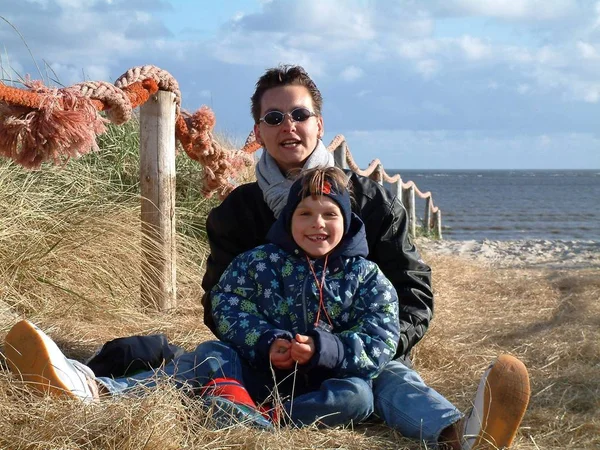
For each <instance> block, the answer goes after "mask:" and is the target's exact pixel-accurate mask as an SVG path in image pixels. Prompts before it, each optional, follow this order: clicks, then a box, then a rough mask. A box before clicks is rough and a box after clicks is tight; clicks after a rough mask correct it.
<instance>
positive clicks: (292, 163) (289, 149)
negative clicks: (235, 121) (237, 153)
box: [254, 85, 323, 174]
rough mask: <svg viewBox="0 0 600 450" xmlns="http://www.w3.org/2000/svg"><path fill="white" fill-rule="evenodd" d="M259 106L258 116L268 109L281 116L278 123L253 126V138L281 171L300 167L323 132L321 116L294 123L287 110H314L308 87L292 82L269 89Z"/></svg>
mask: <svg viewBox="0 0 600 450" xmlns="http://www.w3.org/2000/svg"><path fill="white" fill-rule="evenodd" d="M260 105H261V108H260V116H261V117H264V115H265V114H266V113H268V112H270V111H280V112H282V113H284V114H285V116H284V118H283V122H282V123H280V124H279V125H275V126H271V125H268V124H266V123H265V122H260V123H258V124H256V125H254V135H255V137H256V140H257V141H258V142H260V143H261V144H262V146H263V147H264V148H265V150H266V151H267V152H269V155H271V157H273V159H275V161H276V162H277V165H278V166H279V168H280V169H281V171H282V172H283V173H284V174H285V173H286V172H288V171H289V170H291V169H299V168H302V166H304V162H305V161H306V159H307V158H308V157H309V156H310V154H311V153H312V152H313V150H314V149H315V147H316V146H317V141H318V139H319V138H320V137H321V136H322V135H323V118H322V117H320V116H319V117H316V116H312V117H309V118H308V119H307V120H305V121H303V122H294V121H293V120H292V118H291V117H290V115H289V114H287V113H290V112H292V111H293V110H294V109H296V108H306V109H308V110H309V111H311V112H314V108H313V101H312V97H311V96H310V93H309V92H308V89H307V88H305V87H304V86H293V85H291V86H279V87H275V88H271V89H268V90H267V91H265V93H264V94H263V96H262V99H261V102H260Z"/></svg>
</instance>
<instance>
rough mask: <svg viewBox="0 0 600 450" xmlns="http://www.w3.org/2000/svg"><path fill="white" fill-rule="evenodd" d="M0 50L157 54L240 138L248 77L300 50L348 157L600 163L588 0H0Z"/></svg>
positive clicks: (13, 73)
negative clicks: (348, 150)
mask: <svg viewBox="0 0 600 450" xmlns="http://www.w3.org/2000/svg"><path fill="white" fill-rule="evenodd" d="M2 19H4V20H2ZM15 29H16V30H15ZM0 62H1V70H2V78H3V80H4V82H6V83H10V82H11V80H13V81H14V80H16V79H18V77H19V76H24V75H25V74H30V76H31V78H33V79H40V78H42V79H44V80H45V81H46V82H47V83H51V82H52V81H51V79H58V81H59V82H60V83H61V84H63V85H70V84H74V83H78V82H81V81H84V80H94V81H99V80H104V81H111V82H114V81H115V80H116V79H117V78H118V77H119V76H120V75H121V74H123V73H124V72H126V71H127V70H128V69H129V68H132V67H135V66H141V65H146V64H152V65H155V66H158V67H160V68H161V69H164V70H167V71H168V72H170V73H171V74H172V75H173V76H174V77H175V78H176V79H177V81H178V83H179V86H180V89H181V93H182V105H183V108H184V109H186V110H188V111H192V112H193V111H195V110H196V109H198V108H199V107H200V106H202V105H204V104H206V105H208V106H209V107H211V108H212V109H213V111H214V112H215V115H216V119H217V125H216V128H215V129H216V131H217V132H221V133H224V134H226V135H228V136H230V137H232V138H234V139H237V141H238V142H240V143H243V141H244V140H245V138H246V136H247V135H248V133H249V132H250V131H251V130H252V126H253V122H252V118H251V115H250V96H251V95H252V92H253V89H254V84H255V83H256V80H257V79H258V77H260V76H261V75H262V74H263V73H264V71H265V70H266V69H268V68H270V67H274V66H277V65H278V64H300V65H302V66H304V68H305V69H306V70H307V71H308V72H309V74H310V75H311V77H312V78H313V79H314V80H315V82H316V83H317V86H318V87H319V89H320V90H321V92H322V94H323V98H324V104H323V118H324V123H325V136H324V139H323V140H324V142H325V144H326V145H327V144H329V142H330V141H331V140H332V139H333V137H334V136H335V135H337V134H343V135H344V136H345V137H346V140H347V142H348V146H349V148H350V150H351V152H352V155H353V156H354V159H355V160H356V162H357V163H358V164H359V166H360V167H363V168H365V167H366V166H367V165H368V164H369V162H370V161H371V160H372V159H374V158H379V159H380V160H381V162H382V163H383V165H384V167H385V168H386V169H398V170H402V169H404V170H410V169H435V170H438V169H440V170H442V169H600V134H599V132H598V131H599V129H600V127H599V122H600V1H587V0H486V1H481V0H396V1H392V0H295V1H294V0H227V1H225V0H223V1H204V0H2V1H1V2H0Z"/></svg>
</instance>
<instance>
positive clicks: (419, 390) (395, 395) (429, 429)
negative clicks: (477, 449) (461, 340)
mask: <svg viewBox="0 0 600 450" xmlns="http://www.w3.org/2000/svg"><path fill="white" fill-rule="evenodd" d="M373 396H374V398H375V414H376V415H377V416H379V417H380V418H381V419H382V420H383V421H384V422H385V423H386V424H387V425H388V426H389V427H391V428H394V429H395V430H398V431H399V432H400V434H402V436H404V437H407V438H412V439H418V440H420V441H425V442H427V443H428V444H435V443H437V440H438V437H439V435H440V433H441V431H442V430H444V428H446V427H448V426H449V425H451V424H453V423H454V422H456V421H458V420H459V419H460V418H461V417H462V416H463V415H462V413H461V412H460V411H459V410H458V409H456V407H455V406H454V405H452V403H450V402H449V401H448V400H446V399H445V398H444V397H443V396H442V395H441V394H440V393H438V392H437V391H436V390H434V389H432V388H430V387H429V386H427V385H426V384H425V382H424V381H423V379H422V378H421V377H420V376H419V374H418V373H417V372H416V371H415V370H413V369H411V368H409V367H407V366H406V365H404V364H403V363H401V362H400V361H390V362H389V363H388V365H387V366H385V369H383V371H382V372H381V373H380V374H379V375H378V376H377V377H376V378H375V379H374V380H373Z"/></svg>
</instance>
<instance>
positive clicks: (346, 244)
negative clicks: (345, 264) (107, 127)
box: [267, 205, 369, 261]
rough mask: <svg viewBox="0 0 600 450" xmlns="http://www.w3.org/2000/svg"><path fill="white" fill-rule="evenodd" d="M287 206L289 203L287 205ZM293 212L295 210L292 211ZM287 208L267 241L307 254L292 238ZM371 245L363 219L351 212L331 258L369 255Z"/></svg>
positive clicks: (294, 252) (286, 249) (289, 251)
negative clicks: (347, 226) (348, 222)
mask: <svg viewBox="0 0 600 450" xmlns="http://www.w3.org/2000/svg"><path fill="white" fill-rule="evenodd" d="M286 208H287V205H286ZM292 212H293V211H292ZM284 213H285V210H284V211H283V212H282V213H281V214H280V215H279V217H278V218H277V220H276V221H275V223H274V224H273V226H271V229H270V230H269V232H268V233H267V241H269V242H272V243H273V244H276V245H278V246H279V247H281V248H282V249H283V250H285V251H286V252H288V253H290V254H294V255H305V252H304V250H302V248H300V246H299V245H298V244H296V242H295V241H294V239H293V238H292V231H291V228H290V225H289V224H288V220H287V218H286V214H284ZM368 254H369V246H368V245H367V235H366V232H365V225H364V223H363V221H362V220H361V219H360V217H358V216H357V215H356V214H354V213H351V214H350V227H349V228H348V232H347V233H346V234H345V235H344V237H343V238H342V240H341V241H340V243H339V244H338V245H337V246H336V247H335V248H334V249H333V251H332V252H331V253H330V254H329V260H330V261H333V259H334V258H337V257H342V258H349V257H352V256H362V257H365V258H366V257H367V255H368Z"/></svg>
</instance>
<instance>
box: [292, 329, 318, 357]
mask: <svg viewBox="0 0 600 450" xmlns="http://www.w3.org/2000/svg"><path fill="white" fill-rule="evenodd" d="M290 353H291V357H292V360H293V361H297V362H298V364H306V363H307V362H308V361H310V358H312V356H313V355H314V354H315V341H314V339H313V338H311V337H310V336H304V335H302V334H297V335H296V337H295V339H294V340H293V341H292V342H291V352H290Z"/></svg>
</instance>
